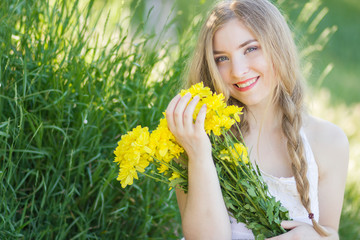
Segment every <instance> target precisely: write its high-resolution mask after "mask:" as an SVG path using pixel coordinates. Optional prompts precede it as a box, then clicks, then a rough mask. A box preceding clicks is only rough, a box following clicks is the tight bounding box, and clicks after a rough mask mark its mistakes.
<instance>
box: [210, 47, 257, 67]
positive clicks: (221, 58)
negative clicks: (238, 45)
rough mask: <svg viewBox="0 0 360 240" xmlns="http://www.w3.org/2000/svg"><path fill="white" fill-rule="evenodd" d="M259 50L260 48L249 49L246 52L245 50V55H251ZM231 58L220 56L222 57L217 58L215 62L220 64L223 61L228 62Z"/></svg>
mask: <svg viewBox="0 0 360 240" xmlns="http://www.w3.org/2000/svg"><path fill="white" fill-rule="evenodd" d="M258 49H259V48H258V47H255V46H254V47H248V48H247V49H246V50H245V52H244V54H247V53H251V52H253V51H256V50H258ZM228 59H229V58H228V57H226V56H220V57H217V58H215V62H216V63H220V62H223V61H226V60H228Z"/></svg>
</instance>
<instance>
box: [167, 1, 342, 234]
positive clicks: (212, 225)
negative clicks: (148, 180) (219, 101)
mask: <svg viewBox="0 0 360 240" xmlns="http://www.w3.org/2000/svg"><path fill="white" fill-rule="evenodd" d="M200 81H202V82H204V84H205V85H206V86H208V87H210V88H211V89H212V90H213V91H216V92H218V93H223V94H224V95H225V96H226V99H227V101H228V104H236V105H239V106H244V109H245V114H244V115H243V119H242V125H241V129H242V133H243V135H244V140H245V143H246V145H247V147H248V148H249V149H251V150H252V151H251V154H250V158H251V161H252V162H256V163H257V164H258V165H259V167H260V169H261V171H262V173H263V176H264V180H265V181H266V182H267V184H268V185H269V189H270V192H271V193H272V195H273V196H275V197H276V198H277V199H278V200H280V201H281V203H282V204H283V205H284V206H285V207H287V208H288V210H289V213H290V217H291V218H292V219H294V221H284V222H282V226H283V227H284V228H285V229H288V230H290V231H288V232H287V233H285V234H282V235H280V236H277V237H274V238H273V239H278V240H280V239H320V238H323V237H324V238H325V237H326V238H327V239H338V238H339V237H338V234H337V231H338V227H339V220H340V214H341V208H342V202H343V195H344V188H345V181H346V174H347V165H348V141H347V138H346V136H345V134H344V133H343V132H342V130H340V129H339V128H338V127H337V126H335V125H333V124H331V123H329V122H326V121H324V120H321V119H317V118H315V117H313V116H310V115H308V114H306V113H305V112H304V109H303V86H302V76H301V73H300V68H299V61H298V56H297V52H296V47H295V44H294V41H293V39H292V35H291V31H290V30H289V28H288V26H287V24H286V21H285V20H284V18H283V16H282V15H281V13H280V12H279V10H278V9H277V8H276V7H275V6H273V5H272V4H271V3H270V2H268V1H267V0H239V1H233V2H229V1H227V2H224V3H220V4H219V5H218V6H216V7H215V8H214V10H213V11H212V12H211V14H210V15H209V17H208V19H207V20H206V22H205V24H204V26H203V28H202V30H201V32H200V36H199V40H198V46H197V48H196V52H195V54H194V57H193V60H192V62H191V64H190V67H189V77H188V83H189V84H194V83H197V82H200ZM189 99H190V96H189V95H185V96H184V97H180V96H179V95H178V96H176V97H174V98H173V100H172V101H171V102H170V103H169V106H168V108H167V110H166V117H167V119H168V126H169V129H170V130H171V132H172V133H173V134H174V135H175V137H176V139H177V141H178V142H179V143H180V144H181V145H182V146H183V147H184V149H185V150H186V152H187V154H188V157H189V162H188V168H189V169H188V170H189V190H188V193H187V194H185V193H184V192H182V191H181V190H177V192H176V193H177V200H178V205H179V210H180V213H181V218H182V227H183V233H184V236H185V239H186V240H190V239H253V238H254V236H253V234H252V232H251V231H250V230H248V229H247V228H246V227H245V225H244V224H243V223H236V221H235V220H234V219H232V218H230V221H229V215H228V212H227V209H226V207H225V204H224V201H223V198H222V194H221V189H220V185H219V180H218V177H217V174H216V170H215V167H214V164H213V159H212V156H211V144H210V141H209V138H208V136H207V135H206V133H205V131H204V119H205V115H206V106H203V107H202V110H201V111H200V113H199V114H198V116H197V119H196V121H195V123H194V122H193V121H192V113H193V111H194V108H195V105H196V103H197V102H198V98H196V97H195V98H194V99H193V100H192V101H191V102H190V103H188V101H189Z"/></svg>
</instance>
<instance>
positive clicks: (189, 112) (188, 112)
mask: <svg viewBox="0 0 360 240" xmlns="http://www.w3.org/2000/svg"><path fill="white" fill-rule="evenodd" d="M199 100H200V98H199V96H195V97H194V98H193V100H192V101H191V102H190V103H189V105H188V106H187V107H186V109H185V112H184V127H185V128H193V124H194V120H193V114H194V111H195V107H196V105H197V103H198V102H199Z"/></svg>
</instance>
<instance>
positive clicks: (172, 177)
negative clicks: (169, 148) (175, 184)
mask: <svg viewBox="0 0 360 240" xmlns="http://www.w3.org/2000/svg"><path fill="white" fill-rule="evenodd" d="M177 178H180V174H179V173H177V172H173V173H172V174H171V177H170V178H169V181H172V180H175V179H177Z"/></svg>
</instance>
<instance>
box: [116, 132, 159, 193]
mask: <svg viewBox="0 0 360 240" xmlns="http://www.w3.org/2000/svg"><path fill="white" fill-rule="evenodd" d="M149 138H150V133H149V131H148V128H147V127H145V128H142V127H141V126H137V127H136V128H134V129H133V130H132V131H130V132H128V133H127V134H125V135H123V136H122V137H121V140H120V141H119V142H118V146H117V147H116V149H115V151H114V154H115V160H114V162H116V163H118V164H119V167H120V169H119V175H118V178H117V180H118V181H120V182H121V186H122V187H123V188H125V187H126V186H127V185H131V184H133V179H134V178H135V179H138V175H137V172H144V171H145V168H146V167H147V166H148V165H149V161H151V160H152V157H151V156H152V154H153V153H152V152H153V151H152V150H151V148H149V146H148V145H149V142H150V140H149Z"/></svg>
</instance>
